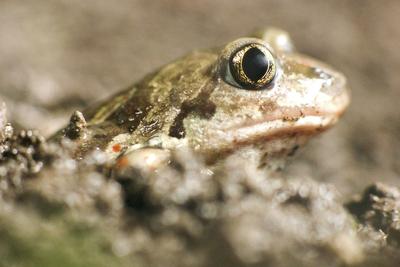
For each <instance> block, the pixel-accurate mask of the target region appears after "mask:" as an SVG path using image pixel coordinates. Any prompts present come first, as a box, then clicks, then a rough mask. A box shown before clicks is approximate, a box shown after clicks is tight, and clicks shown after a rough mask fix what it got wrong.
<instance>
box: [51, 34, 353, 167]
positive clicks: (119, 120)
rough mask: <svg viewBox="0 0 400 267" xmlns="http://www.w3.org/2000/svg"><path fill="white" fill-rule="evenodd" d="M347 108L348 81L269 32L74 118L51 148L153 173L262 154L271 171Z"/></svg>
mask: <svg viewBox="0 0 400 267" xmlns="http://www.w3.org/2000/svg"><path fill="white" fill-rule="evenodd" d="M349 102H350V94H349V89H348V86H347V81H346V78H345V76H344V75H343V74H342V73H340V72H338V71H337V70H335V69H334V68H332V67H331V66H329V65H327V64H325V63H323V62H321V61H319V60H317V59H314V58H312V57H310V56H307V55H304V54H301V53H299V52H297V50H296V48H295V45H294V43H293V41H292V39H291V37H290V35H289V34H288V33H287V32H286V31H284V30H282V29H279V28H274V27H267V28H264V29H261V30H257V31H256V32H253V33H251V34H249V35H247V36H246V37H242V38H238V39H236V40H233V41H231V42H229V43H227V44H225V45H223V46H219V47H216V48H209V49H204V50H195V51H193V52H191V53H189V54H187V55H186V56H183V57H181V58H179V59H177V60H176V61H174V62H171V63H169V64H166V65H165V66H163V67H161V68H159V69H158V70H156V71H154V72H152V73H150V74H148V75H147V76H145V77H144V78H143V79H142V80H140V81H139V82H137V83H135V84H134V85H132V86H130V87H128V88H126V89H125V90H123V91H121V92H118V93H116V94H115V95H113V96H112V97H110V98H108V99H106V100H104V101H101V102H99V104H97V105H94V106H93V107H90V108H88V109H87V110H86V111H84V112H80V111H76V112H74V114H73V115H72V117H71V120H70V123H69V124H68V125H67V126H66V127H65V128H63V129H62V130H60V131H59V132H57V133H56V134H55V135H54V136H53V137H52V138H51V139H52V140H57V141H60V140H62V139H64V138H67V139H69V140H71V141H72V142H73V143H74V145H75V151H74V156H75V157H76V158H77V159H81V158H83V157H85V155H87V154H88V153H89V152H91V151H94V150H101V151H103V152H104V153H105V154H106V155H107V156H108V157H109V158H110V159H111V160H114V161H116V162H117V163H116V164H119V165H120V166H121V164H122V163H124V164H128V163H129V164H133V165H135V164H136V165H140V166H141V167H143V168H146V167H147V168H148V167H151V169H153V168H155V167H157V166H158V165H159V164H161V163H165V162H167V161H168V155H169V153H171V151H172V150H174V149H177V148H182V147H183V148H188V149H190V150H192V151H194V152H195V153H197V154H199V155H201V157H203V158H204V159H205V161H206V162H207V163H209V164H213V163H215V162H218V161H220V160H221V159H224V158H226V157H227V156H229V155H231V154H234V153H242V154H243V157H244V158H245V159H246V157H247V158H248V159H250V158H254V157H253V156H252V155H253V154H252V153H253V152H254V153H255V154H257V155H258V156H257V157H256V158H257V160H258V161H259V162H260V166H266V165H270V163H271V162H274V159H285V158H287V157H288V156H290V155H292V154H294V152H295V151H296V150H297V149H298V148H299V147H301V146H302V145H304V144H305V143H306V142H307V141H308V140H309V139H310V138H311V137H313V136H316V135H317V134H319V133H321V132H323V131H325V130H327V129H329V128H330V127H332V126H333V125H335V124H336V122H337V121H338V120H339V118H340V117H341V116H342V114H343V113H344V111H345V110H346V108H347V106H348V105H349ZM240 151H241V152H240ZM243 151H244V152H243ZM249 151H251V153H250V152H249ZM256 152H257V153H256ZM127 159H128V160H127ZM142 165H143V166H142Z"/></svg>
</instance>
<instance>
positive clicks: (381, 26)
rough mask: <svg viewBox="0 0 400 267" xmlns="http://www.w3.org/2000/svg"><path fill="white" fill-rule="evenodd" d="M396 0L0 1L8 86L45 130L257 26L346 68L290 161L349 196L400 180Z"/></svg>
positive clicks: (22, 121) (7, 97)
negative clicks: (343, 97) (334, 107)
mask: <svg viewBox="0 0 400 267" xmlns="http://www.w3.org/2000/svg"><path fill="white" fill-rule="evenodd" d="M399 14H400V2H399V1H398V0H382V1H376V0H352V1H349V0H323V1H314V0H313V1H311V0H296V1H295V0H253V1H242V0H235V1H233V0H219V1H215V0H202V1H195V0H192V1H185V0H170V1H148V0H147V1H144V0H143V1H142V0H119V1H108V0H96V1H94V0H87V1H80V0H57V1H56V0H36V1H16V0H2V1H0V95H1V98H2V99H3V100H4V101H5V102H6V103H7V106H8V115H9V118H10V120H12V121H13V122H14V123H15V124H16V125H17V126H18V127H21V128H36V129H39V130H40V131H41V132H42V133H43V134H44V135H46V136H48V135H50V134H51V133H52V132H54V131H55V130H57V129H58V128H59V127H61V126H62V125H63V124H65V123H66V121H67V120H68V118H69V116H70V114H71V113H72V111H73V110H76V109H79V110H82V109H83V108H84V107H86V106H87V105H89V104H90V103H92V102H94V101H96V100H99V99H101V98H105V97H107V96H108V95H111V94H113V93H115V92H117V91H118V90H120V89H121V88H124V87H126V86H128V85H130V84H131V83H132V82H134V81H136V80H138V79H139V78H141V77H142V76H143V75H144V74H146V73H148V72H150V71H152V70H154V69H156V68H157V67H159V66H160V65H163V64H165V63H167V62H169V61H172V60H174V59H175V58H177V57H179V56H182V55H184V54H185V53H187V52H189V51H191V50H194V49H200V48H206V47H212V46H218V45H222V44H225V43H226V42H229V41H231V40H232V39H235V38H237V37H241V36H245V35H246V34H248V33H249V32H251V31H252V30H253V29H255V28H259V27H264V26H267V25H274V26H277V27H281V28H283V29H285V30H287V31H289V32H290V33H291V35H292V38H293V40H294V41H295V44H296V46H297V49H298V50H299V51H301V52H303V53H305V54H309V55H311V56H313V57H316V58H318V59H320V60H322V61H325V62H327V63H329V64H330V65H333V66H334V67H336V68H337V69H339V70H340V71H342V72H344V73H345V75H346V76H347V78H348V81H349V85H350V87H351V89H352V103H351V106H350V108H349V110H348V112H347V113H346V114H345V117H344V118H343V119H342V120H341V121H340V123H339V124H338V126H337V127H335V128H334V129H333V130H331V131H329V132H327V133H325V134H324V135H322V136H321V137H319V138H317V139H316V140H314V141H312V142H311V143H310V145H308V146H307V147H306V148H305V149H303V150H301V152H300V153H299V155H297V157H296V158H295V160H293V162H292V163H291V164H290V165H289V168H288V170H287V172H288V174H289V175H291V176H309V177H312V178H314V179H317V180H321V181H325V182H329V183H332V184H335V185H336V186H337V188H338V190H339V191H340V192H341V194H342V197H343V198H344V199H348V198H350V197H351V196H352V195H353V194H354V193H355V192H360V191H361V190H362V188H364V187H365V186H366V185H367V184H369V183H371V182H373V181H382V182H387V183H389V184H394V185H400V137H399V136H400V110H399V101H400V75H399V74H398V72H399V71H400V53H399V52H398V47H399V43H400V27H399V25H400V16H399Z"/></svg>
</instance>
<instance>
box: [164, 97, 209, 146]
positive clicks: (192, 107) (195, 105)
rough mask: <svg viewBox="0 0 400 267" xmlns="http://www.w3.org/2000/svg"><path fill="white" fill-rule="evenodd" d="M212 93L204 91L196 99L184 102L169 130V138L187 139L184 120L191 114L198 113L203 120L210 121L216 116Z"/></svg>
mask: <svg viewBox="0 0 400 267" xmlns="http://www.w3.org/2000/svg"><path fill="white" fill-rule="evenodd" d="M210 95H211V91H208V90H203V91H202V92H201V93H200V94H199V95H198V96H197V97H196V98H194V99H191V100H188V101H184V102H183V103H182V107H181V111H180V112H179V114H178V115H177V116H176V118H175V120H174V122H173V123H172V125H171V127H170V129H169V136H171V137H175V138H184V137H185V134H186V132H185V128H184V126H183V120H184V119H185V118H186V117H187V116H189V114H191V113H196V114H197V115H199V116H200V117H202V118H205V119H210V118H212V116H213V115H214V114H215V109H216V106H215V104H214V103H213V102H211V101H210V99H209V98H210Z"/></svg>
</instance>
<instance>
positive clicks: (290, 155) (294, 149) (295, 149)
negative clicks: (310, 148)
mask: <svg viewBox="0 0 400 267" xmlns="http://www.w3.org/2000/svg"><path fill="white" fill-rule="evenodd" d="M299 148H300V146H299V145H295V146H294V147H293V148H292V150H290V152H289V153H288V156H289V157H292V156H294V154H296V152H297V150H299Z"/></svg>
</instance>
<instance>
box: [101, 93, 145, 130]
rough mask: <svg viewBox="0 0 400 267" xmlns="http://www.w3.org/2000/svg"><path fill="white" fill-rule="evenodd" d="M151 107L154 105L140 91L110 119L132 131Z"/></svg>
mask: <svg viewBox="0 0 400 267" xmlns="http://www.w3.org/2000/svg"><path fill="white" fill-rule="evenodd" d="M139 91H145V90H139ZM151 109H152V105H151V104H150V103H149V102H148V100H147V97H145V95H142V94H141V93H138V94H135V95H134V96H132V97H131V98H130V99H129V100H128V101H127V102H126V103H125V105H123V106H121V107H120V108H118V109H117V110H116V111H115V112H114V113H112V114H111V115H110V117H109V118H108V120H111V121H114V122H115V123H116V124H117V125H119V126H121V127H122V128H124V129H125V130H127V131H129V132H131V133H132V132H133V131H135V130H136V128H137V127H138V126H139V124H140V122H141V121H142V119H143V118H144V117H145V116H146V115H147V113H148V112H149V111H150V110H151Z"/></svg>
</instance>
